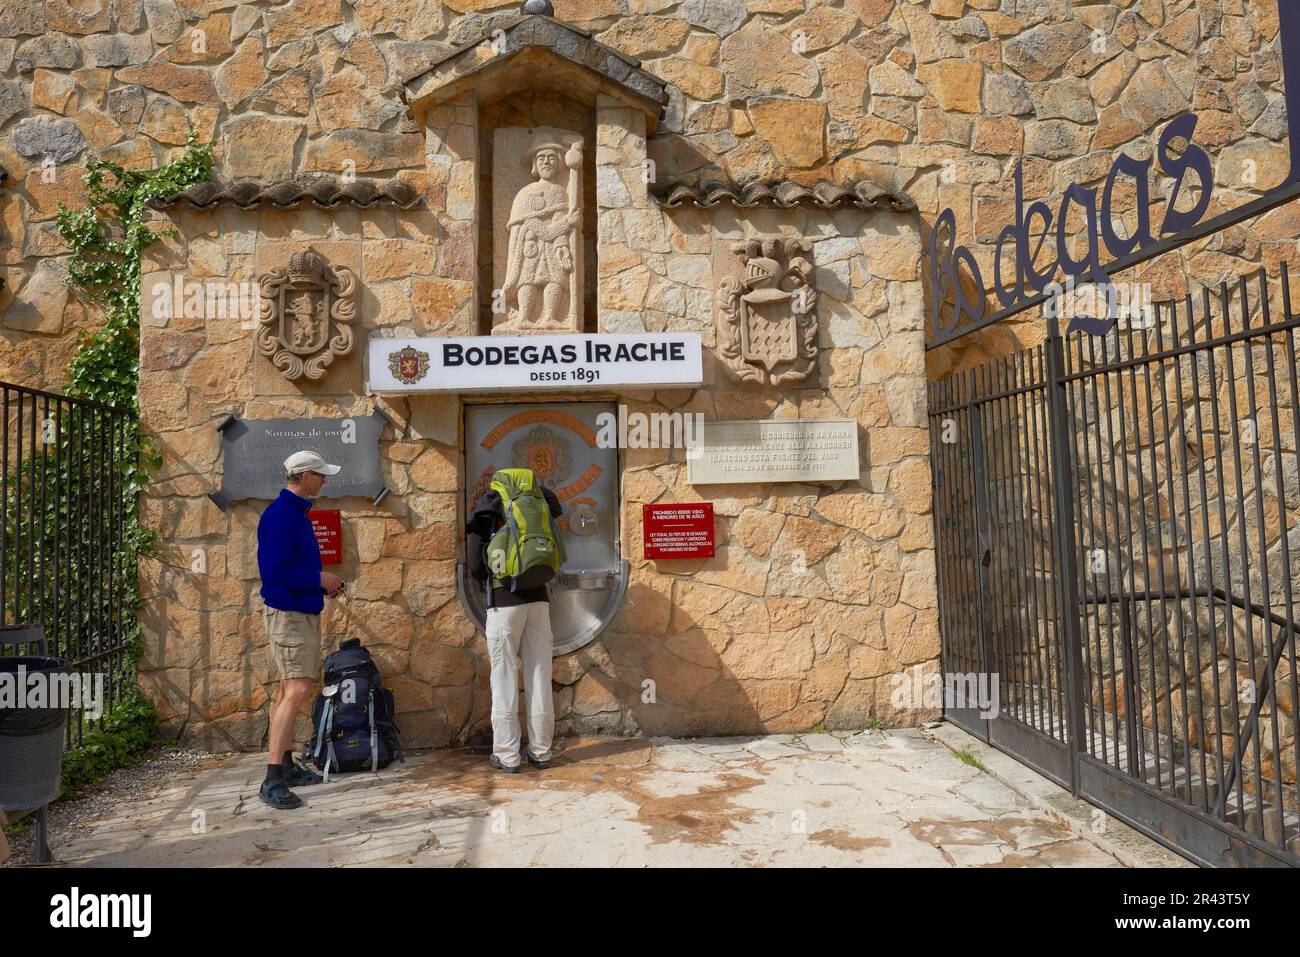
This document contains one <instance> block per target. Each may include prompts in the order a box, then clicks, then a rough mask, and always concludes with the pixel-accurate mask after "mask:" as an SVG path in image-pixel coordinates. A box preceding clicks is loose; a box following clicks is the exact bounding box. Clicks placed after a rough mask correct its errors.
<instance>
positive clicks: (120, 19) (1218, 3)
mask: <svg viewBox="0 0 1300 957" xmlns="http://www.w3.org/2000/svg"><path fill="white" fill-rule="evenodd" d="M517 9H518V4H517V3H515V2H513V0H502V2H495V0H453V2H451V3H447V4H441V3H435V2H429V0H383V2H380V0H347V2H344V0H291V2H289V3H282V4H271V3H269V2H251V3H240V2H238V0H76V2H70V0H9V2H8V3H6V4H5V6H4V10H3V11H0V165H3V166H4V168H5V169H7V170H8V171H9V173H10V179H9V181H8V182H7V183H6V184H5V185H6V187H7V188H6V189H5V190H4V192H3V194H0V230H3V237H4V239H3V246H4V250H3V254H4V262H3V264H2V265H3V270H4V277H5V279H6V286H5V289H4V290H3V291H2V292H0V334H2V335H3V339H4V342H5V343H6V344H7V348H6V349H4V350H3V351H0V378H6V379H11V380H16V381H19V382H22V383H24V384H28V385H48V386H58V385H59V384H60V383H61V382H62V379H63V370H64V368H65V366H66V362H67V357H68V355H69V353H70V351H71V349H72V348H73V347H74V344H75V338H76V333H77V330H79V329H81V328H84V327H86V326H88V325H92V324H93V323H94V321H95V317H94V316H93V315H91V314H89V313H88V311H87V309H86V308H84V307H83V306H82V304H80V303H79V302H77V301H76V300H75V298H74V299H71V300H70V299H69V298H68V297H67V295H66V293H65V291H64V290H63V288H62V287H61V286H60V283H59V279H60V276H61V260H60V257H61V254H62V252H63V246H62V244H61V242H60V240H59V239H58V237H57V235H56V234H55V233H54V231H53V228H52V218H53V216H54V211H55V209H56V207H57V205H58V203H59V202H69V203H75V202H76V201H77V198H78V196H79V194H80V192H81V184H80V171H81V169H82V168H83V167H84V164H85V162H86V160H87V159H88V158H89V157H91V156H100V157H103V158H106V159H111V160H113V161H114V162H119V163H122V164H123V165H126V166H128V167H144V166H152V165H156V164H158V163H160V162H162V161H164V160H165V159H167V158H168V157H169V156H171V155H173V154H174V153H175V152H176V151H177V150H178V149H179V146H180V144H182V143H183V142H184V138H185V133H186V128H187V124H188V123H192V124H193V125H194V127H195V128H196V130H197V131H198V133H199V135H200V137H201V138H202V139H204V140H208V139H213V140H215V141H216V151H217V157H218V171H219V174H220V175H221V176H223V177H225V178H233V177H238V176H248V177H253V178H256V179H260V180H263V181H273V180H277V179H283V178H286V177H289V176H292V175H294V174H296V173H300V172H311V171H324V172H336V173H343V172H352V173H356V174H358V175H369V174H380V173H384V174H387V173H394V172H398V171H403V170H406V171H411V172H418V171H420V170H422V169H423V168H424V149H425V139H424V136H423V135H422V132H421V130H420V128H419V127H418V125H417V124H416V123H415V122H414V120H413V118H412V117H410V116H409V115H408V114H407V113H406V111H405V109H404V105H403V103H402V101H401V97H400V92H399V91H400V82H401V81H402V80H403V79H404V78H407V77H410V76H412V75H413V74H417V73H419V72H421V71H422V70H424V69H426V68H427V67H428V65H429V64H430V63H431V62H432V61H433V60H436V59H437V58H438V57H440V56H441V55H443V54H445V53H447V52H449V51H450V50H452V49H453V48H454V47H455V46H456V45H458V44H460V43H463V42H466V41H468V40H470V39H473V38H474V37H475V36H477V35H478V34H479V32H480V31H482V30H484V29H485V28H491V26H492V24H493V23H494V22H496V18H504V17H506V16H510V15H513V14H514V13H515V12H516V11H517ZM556 12H557V16H558V17H559V18H560V19H562V20H564V21H566V22H569V23H572V24H574V25H576V26H578V27H580V28H582V29H586V30H590V31H592V32H594V33H595V35H596V36H597V37H598V38H599V39H600V40H602V41H603V42H606V43H608V44H610V45H611V46H614V47H616V48H618V49H620V50H623V51H625V52H627V53H629V54H631V55H633V56H636V57H640V58H642V60H643V62H644V65H645V66H646V68H647V69H649V70H650V71H651V72H653V73H655V74H657V75H659V76H660V77H662V78H663V79H665V80H667V81H668V82H669V84H670V89H669V92H670V95H671V99H670V102H669V105H668V108H667V110H666V113H665V117H664V120H663V122H662V124H661V125H660V129H659V131H658V132H657V134H656V135H655V136H654V137H653V138H652V142H651V144H650V155H651V157H652V158H654V159H655V160H656V161H657V163H658V175H659V176H661V177H663V178H676V177H679V176H688V177H697V176H704V175H706V174H718V173H721V174H725V175H727V176H730V177H732V178H734V179H737V180H742V181H747V180H750V179H754V178H761V177H766V176H778V175H780V176H789V177H792V178H795V179H804V180H808V181H812V180H818V179H835V180H839V181H842V180H845V179H857V178H861V177H867V178H872V179H875V180H877V181H879V182H881V183H883V184H886V185H890V186H893V187H896V188H900V189H903V190H906V191H907V192H908V193H909V194H910V195H912V196H913V197H914V198H916V200H917V201H918V203H919V204H920V207H921V210H922V214H923V217H924V218H925V221H926V222H927V223H928V222H930V221H932V220H933V217H934V216H935V215H936V214H937V213H938V212H939V211H940V210H941V209H943V208H945V207H947V206H952V207H953V208H954V209H955V210H956V212H957V217H958V222H959V223H961V224H964V226H963V230H964V231H965V234H964V235H963V239H965V240H967V241H971V242H975V243H976V246H975V251H976V255H977V256H979V257H980V262H981V266H985V265H986V264H987V262H988V257H989V256H990V254H991V253H990V245H989V243H990V240H991V239H992V238H993V237H994V236H995V235H996V230H997V228H999V227H1000V225H1001V224H1002V223H1004V222H1006V221H1007V216H1006V214H1007V211H1008V208H1007V190H1006V188H1005V186H1006V181H1007V177H1008V170H1009V168H1010V167H1011V165H1012V164H1013V162H1014V160H1015V158H1017V157H1018V156H1020V155H1021V154H1022V153H1023V155H1024V161H1025V170H1026V193H1027V195H1029V196H1032V197H1034V198H1044V199H1047V200H1048V201H1049V202H1050V201H1051V197H1054V196H1057V195H1059V193H1060V191H1061V189H1062V188H1063V187H1064V186H1065V185H1066V184H1068V183H1069V182H1071V181H1072V180H1076V179H1077V180H1079V181H1080V182H1082V183H1084V184H1085V185H1095V184H1096V182H1097V181H1098V179H1099V178H1100V177H1101V176H1103V175H1104V172H1105V170H1106V169H1107V168H1108V167H1109V165H1110V162H1111V160H1112V159H1113V157H1114V156H1115V155H1116V154H1117V153H1118V152H1120V151H1128V152H1130V153H1131V154H1133V155H1137V156H1141V155H1149V151H1150V150H1151V148H1152V146H1153V141H1154V133H1155V131H1156V130H1157V129H1158V127H1159V126H1160V125H1161V124H1162V123H1163V122H1164V121H1166V120H1168V119H1170V118H1171V117H1173V116H1175V115H1176V114H1178V113H1180V112H1183V111H1186V110H1188V109H1195V110H1196V111H1197V112H1198V113H1199V114H1200V116H1201V117H1202V120H1201V125H1200V127H1199V128H1198V131H1197V137H1198V140H1199V141H1200V142H1201V143H1202V144H1204V145H1206V146H1207V148H1209V149H1211V152H1212V154H1213V155H1215V156H1217V157H1218V163H1217V167H1216V176H1217V178H1218V179H1217V183H1216V187H1217V188H1218V189H1219V191H1220V196H1219V199H1218V201H1217V202H1218V204H1220V205H1221V206H1222V207H1224V208H1226V207H1227V206H1231V205H1235V204H1236V203H1238V202H1240V201H1242V200H1243V199H1246V198H1248V197H1249V196H1251V195H1254V194H1256V193H1258V192H1259V191H1261V190H1264V189H1267V188H1268V187H1269V186H1271V185H1274V183H1275V182H1276V177H1277V176H1279V175H1284V174H1285V169H1286V166H1287V163H1286V133H1285V109H1284V106H1283V103H1282V98H1281V70H1280V66H1279V58H1278V55H1277V0H1199V2H1197V0H1121V2H1115V3H1095V4H1086V5H1080V4H1075V3H1069V2H1066V0H935V2H925V3H922V2H909V0H842V2H831V3H817V2H814V0H753V2H749V3H744V2H742V0H708V2H705V0H684V2H680V3H674V2H670V0H559V2H557V3H556ZM46 157H49V158H50V162H51V163H52V164H53V170H54V173H55V174H56V175H54V177H53V181H50V179H51V177H50V175H49V172H48V171H47V172H46V175H45V176H44V177H43V176H42V175H41V174H42V164H43V163H44V162H45V159H46ZM1247 160H1254V161H1255V162H1256V169H1257V172H1258V176H1257V179H1256V181H1255V182H1254V183H1253V184H1248V183H1246V182H1244V181H1243V178H1242V175H1241V174H1242V171H1243V170H1244V168H1245V162H1246V161H1247ZM451 172H452V171H451V170H450V169H447V170H443V171H441V175H442V176H443V177H444V180H443V184H444V186H446V187H447V188H449V189H450V193H449V194H448V198H449V199H453V200H454V196H455V192H456V189H457V188H463V180H461V181H456V180H453V179H451V178H450V174H451ZM430 173H431V175H433V176H434V177H437V176H439V175H440V174H439V171H437V170H431V171H430ZM1296 235H1297V230H1296V229H1295V228H1294V223H1293V222H1292V216H1291V215H1290V214H1287V215H1281V216H1275V217H1273V218H1272V219H1271V220H1267V221H1261V222H1260V223H1259V224H1257V225H1256V227H1255V228H1254V229H1253V230H1251V231H1250V232H1249V233H1247V234H1245V235H1242V234H1238V233H1234V234H1232V235H1228V236H1225V237H1222V238H1220V239H1216V240H1214V241H1208V242H1207V243H1206V244H1205V246H1204V247H1202V248H1198V249H1196V250H1193V252H1192V254H1190V255H1189V256H1187V257H1175V259H1176V262H1175V264H1174V265H1168V266H1161V267H1159V268H1153V269H1152V270H1149V271H1148V273H1149V276H1150V279H1151V281H1152V282H1153V283H1155V284H1156V286H1157V289H1158V291H1159V293H1160V294H1162V295H1163V294H1171V295H1176V294H1179V291H1180V290H1181V289H1182V288H1183V285H1184V284H1185V282H1186V281H1187V278H1188V277H1189V276H1190V277H1191V278H1193V279H1199V280H1206V279H1213V278H1215V277H1217V276H1220V275H1222V274H1224V273H1225V272H1226V271H1230V270H1233V269H1236V268H1237V264H1239V263H1240V261H1241V260H1243V259H1244V260H1246V261H1254V262H1267V263H1270V264H1275V263H1276V261H1277V259H1278V258H1279V257H1280V256H1281V255H1283V254H1285V252H1286V251H1287V250H1289V249H1291V248H1292V247H1293V245H1294V242H1295V237H1296ZM984 272H985V274H986V275H988V270H987V269H985V270H984ZM1040 326H1041V324H1040V323H1038V322H1036V321H1033V320H1026V321H1025V322H1022V323H1019V324H1014V325H1008V326H1006V327H1005V328H1004V329H1003V330H999V332H998V333H997V334H994V335H990V336H987V337H984V339H983V340H982V342H981V345H980V346H979V349H978V354H977V355H975V356H974V357H973V358H972V359H971V360H970V361H976V360H978V359H979V358H981V357H983V356H985V355H987V354H989V353H990V352H993V353H997V352H1002V351H1005V350H1006V349H1008V348H1011V347H1014V345H1015V344H1017V343H1019V342H1021V341H1033V340H1034V339H1036V337H1038V336H1039V335H1040V334H1041V332H1040ZM954 361H960V360H954V358H953V357H952V356H951V355H950V354H949V353H944V354H941V355H936V356H933V357H932V363H931V370H930V371H931V374H932V375H934V376H937V375H941V374H942V373H943V372H944V371H946V369H947V368H949V367H950V366H951V365H952V363H953V362H954Z"/></svg>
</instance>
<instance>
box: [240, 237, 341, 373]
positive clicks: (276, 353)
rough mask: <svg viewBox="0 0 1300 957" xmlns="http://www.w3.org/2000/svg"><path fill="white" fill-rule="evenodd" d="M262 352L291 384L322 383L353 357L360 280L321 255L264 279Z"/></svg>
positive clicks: (303, 255)
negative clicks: (334, 365)
mask: <svg viewBox="0 0 1300 957" xmlns="http://www.w3.org/2000/svg"><path fill="white" fill-rule="evenodd" d="M259 281H260V283H261V301H260V302H259V303H258V328H257V349H258V351H259V352H260V353H262V355H264V356H266V357H267V358H268V359H270V360H271V363H272V364H273V365H274V366H275V367H276V368H277V369H279V370H280V372H282V373H283V374H284V377H285V378H286V379H289V380H290V381H293V380H295V379H302V378H307V379H312V380H315V379H320V378H321V377H322V376H324V375H325V370H326V369H327V368H328V367H329V365H330V363H331V362H333V361H334V357H335V356H345V355H347V354H348V353H349V352H351V351H352V322H353V320H354V319H356V316H357V301H356V296H357V277H356V276H355V275H354V274H353V272H352V271H351V270H350V269H345V268H343V267H341V266H339V267H331V266H330V265H329V264H328V263H326V262H325V259H324V258H323V257H322V256H321V255H320V253H317V252H315V251H314V250H311V249H307V250H305V251H303V252H300V253H294V255H293V256H292V257H291V258H290V259H289V264H288V265H287V266H286V267H285V268H283V269H273V270H271V271H270V272H268V273H266V274H264V275H263V276H261V277H259Z"/></svg>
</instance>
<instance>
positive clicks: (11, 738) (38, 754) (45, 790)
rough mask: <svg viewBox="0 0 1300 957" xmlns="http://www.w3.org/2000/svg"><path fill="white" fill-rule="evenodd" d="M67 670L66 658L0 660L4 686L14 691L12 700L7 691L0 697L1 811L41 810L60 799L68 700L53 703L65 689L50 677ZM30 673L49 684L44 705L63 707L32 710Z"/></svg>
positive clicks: (0, 674)
mask: <svg viewBox="0 0 1300 957" xmlns="http://www.w3.org/2000/svg"><path fill="white" fill-rule="evenodd" d="M67 671H68V663H67V661H66V660H64V659H63V658H52V657H49V656H47V655H12V656H6V657H0V682H3V683H5V684H7V685H8V686H9V688H8V689H7V690H8V691H12V699H11V695H10V694H8V693H6V694H4V695H0V810H3V811H21V810H27V809H28V808H34V807H41V806H43V805H45V804H48V803H50V802H51V801H53V800H54V799H55V798H57V797H58V796H59V775H60V773H61V772H62V770H63V737H64V734H65V732H66V730H67V725H68V708H67V704H68V702H67V701H58V700H52V699H53V698H55V697H57V694H58V693H59V692H61V690H62V687H63V686H62V683H61V682H56V681H52V680H51V679H53V678H55V676H57V675H60V674H66V673H67ZM32 675H39V676H40V679H39V680H40V682H41V683H42V684H44V685H45V688H44V692H43V698H42V699H40V701H41V703H42V704H43V705H50V704H54V705H59V707H47V706H43V707H31V700H32V694H31V692H32V691H33V690H34V689H33V686H32V684H31V683H30V681H29V680H28V679H29V678H30V677H31V676H32ZM20 685H21V686H22V687H20ZM24 689H25V690H24ZM24 697H25V698H26V700H24Z"/></svg>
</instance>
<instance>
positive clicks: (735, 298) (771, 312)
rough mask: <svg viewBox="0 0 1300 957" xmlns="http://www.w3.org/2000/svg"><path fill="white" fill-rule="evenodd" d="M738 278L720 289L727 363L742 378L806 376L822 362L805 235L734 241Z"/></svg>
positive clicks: (765, 380)
mask: <svg viewBox="0 0 1300 957" xmlns="http://www.w3.org/2000/svg"><path fill="white" fill-rule="evenodd" d="M731 249H732V251H733V252H734V253H736V254H737V255H738V256H739V257H740V259H741V263H742V273H741V275H740V277H739V278H737V277H729V278H727V279H724V280H723V281H722V283H721V284H720V286H719V289H718V345H719V353H720V355H721V357H722V362H723V365H724V366H726V368H727V371H728V372H730V373H731V375H732V376H733V377H735V378H737V379H739V380H740V381H742V382H754V383H757V384H759V385H784V384H787V383H797V382H804V381H806V380H807V379H808V377H809V376H810V375H812V372H813V370H814V369H815V368H816V366H817V310H816V305H817V293H816V291H815V290H814V289H813V288H812V270H813V267H812V263H811V262H810V261H809V260H808V259H807V258H805V256H804V254H807V253H811V251H812V246H811V244H809V243H808V242H806V241H804V240H782V239H771V238H769V239H750V240H748V241H747V242H743V243H737V244H735V245H734V246H732V247H731Z"/></svg>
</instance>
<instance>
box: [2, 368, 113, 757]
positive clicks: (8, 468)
mask: <svg viewBox="0 0 1300 957" xmlns="http://www.w3.org/2000/svg"><path fill="white" fill-rule="evenodd" d="M134 425H135V416H134V413H132V412H128V411H123V410H121V409H116V408H113V407H111V406H108V405H104V404H103V403H99V402H94V401H91V400H89V399H78V398H72V397H70V396H65V395H57V394H55V393H52V392H42V391H40V390H38V389H30V388H26V387H23V386H17V385H12V384H10V383H7V382H0V452H2V453H3V457H0V625H13V624H40V625H43V626H44V629H45V637H46V640H47V641H48V643H49V647H50V651H51V654H55V655H58V656H60V657H64V658H67V659H68V660H69V663H70V665H71V669H72V671H73V672H75V673H76V674H78V675H82V676H87V677H89V678H90V679H91V680H92V684H93V681H95V680H98V681H102V692H103V695H102V702H100V703H101V704H102V706H103V710H102V713H101V715H100V719H102V718H103V717H104V716H107V715H108V714H110V713H111V712H112V709H113V705H114V703H115V702H116V701H117V700H118V699H119V698H120V697H122V696H123V695H124V694H126V693H128V692H129V690H130V685H131V684H133V683H134V680H135V671H134V662H133V661H132V659H131V656H130V655H129V654H128V648H129V643H130V641H131V640H132V638H133V636H134V635H135V631H136V626H135V613H136V609H135V606H134V603H133V602H134V595H135V594H136V586H135V582H136V565H135V561H134V554H135V553H134V548H133V543H132V542H130V541H128V538H129V528H128V525H129V522H128V517H129V515H130V513H131V509H132V508H134V503H133V501H132V499H133V495H132V491H131V489H130V488H129V481H130V475H131V474H132V473H133V471H134V469H135V468H137V463H136V462H135V461H134V456H133V455H132V454H131V453H130V452H129V451H128V450H129V449H131V448H133V447H134V445H133V443H131V442H130V441H129V438H130V436H129V430H131V429H132V428H133V427H134ZM94 723H95V719H93V718H88V717H87V713H86V710H85V709H77V710H74V711H73V712H72V717H71V720H69V722H68V743H69V744H70V745H72V746H76V745H79V744H81V742H82V738H83V735H84V733H85V731H86V729H87V727H88V726H89V725H93V724H94Z"/></svg>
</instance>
